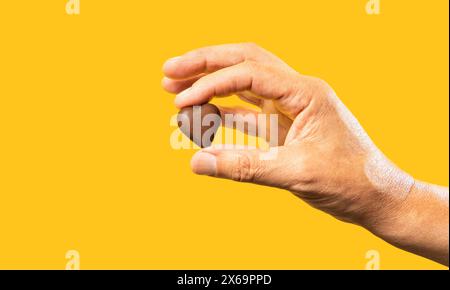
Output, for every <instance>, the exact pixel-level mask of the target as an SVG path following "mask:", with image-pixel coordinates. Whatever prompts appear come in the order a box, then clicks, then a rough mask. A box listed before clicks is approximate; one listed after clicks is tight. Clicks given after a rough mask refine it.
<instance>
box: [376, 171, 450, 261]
mask: <svg viewBox="0 0 450 290" xmlns="http://www.w3.org/2000/svg"><path fill="white" fill-rule="evenodd" d="M382 214H383V218H380V219H379V222H378V223H373V225H372V226H370V227H367V228H368V229H369V230H370V231H372V232H373V233H374V234H375V235H377V236H378V237H380V238H381V239H383V240H385V241H386V242H388V243H390V244H392V245H394V246H396V247H399V248H401V249H404V250H406V251H409V252H412V253H415V254H418V255H421V256H424V257H426V258H429V259H432V260H434V261H437V262H440V263H443V264H446V265H448V243H449V241H448V240H449V229H448V219H449V211H448V189H445V188H441V187H437V186H432V185H429V184H426V183H423V182H420V181H417V180H413V183H412V186H411V187H410V190H409V192H408V194H407V195H406V196H405V197H404V198H403V199H401V200H397V201H395V202H392V203H391V204H387V205H386V206H385V209H384V211H383V213H382Z"/></svg>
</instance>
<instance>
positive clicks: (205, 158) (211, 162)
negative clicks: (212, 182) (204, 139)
mask: <svg viewBox="0 0 450 290" xmlns="http://www.w3.org/2000/svg"><path fill="white" fill-rule="evenodd" d="M191 169H192V172H194V173H195V174H197V175H207V176H215V175H216V174H217V158H216V156H214V155H213V154H210V153H207V152H204V151H199V152H197V153H196V154H195V155H194V156H193V157H192V160H191Z"/></svg>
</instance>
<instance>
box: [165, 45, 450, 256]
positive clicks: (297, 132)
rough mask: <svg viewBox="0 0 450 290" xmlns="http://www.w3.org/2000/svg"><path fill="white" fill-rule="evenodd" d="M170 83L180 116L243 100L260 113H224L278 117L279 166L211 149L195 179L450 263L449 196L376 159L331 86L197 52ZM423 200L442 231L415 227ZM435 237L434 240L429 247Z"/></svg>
mask: <svg viewBox="0 0 450 290" xmlns="http://www.w3.org/2000/svg"><path fill="white" fill-rule="evenodd" d="M164 73H165V75H166V77H165V78H164V79H163V86H164V88H165V89H166V90H167V91H169V92H171V93H174V94H178V95H177V96H176V99H175V104H176V106H177V107H179V108H183V107H186V106H192V105H201V104H204V103H206V102H208V101H210V100H211V99H212V98H214V97H224V96H230V95H238V96H239V97H240V98H241V99H242V100H244V101H246V102H249V103H251V104H255V105H257V106H259V107H260V108H261V110H260V111H259V112H257V111H252V110H247V109H242V108H221V110H222V113H223V114H255V115H257V114H259V113H264V114H278V116H279V120H280V121H279V128H278V132H279V140H278V141H279V148H278V157H277V158H276V159H274V160H266V161H264V160H261V159H260V158H259V154H260V152H259V151H258V150H226V149H220V148H214V147H213V148H207V149H204V150H202V151H199V152H198V153H197V154H196V155H195V156H194V157H193V159H192V169H193V171H194V172H195V173H197V174H202V175H209V176H214V177H220V178H228V179H232V180H235V181H242V182H252V183H257V184H261V185H268V186H273V187H278V188H283V189H286V190H289V191H291V192H292V193H294V194H295V195H297V196H298V197H300V198H301V199H303V200H305V201H306V202H308V203H309V204H310V205H312V206H314V207H316V208H318V209H320V210H322V211H324V212H327V213H329V214H331V215H333V216H334V217H336V218H338V219H340V220H343V221H346V222H351V223H354V224H358V225H361V226H363V227H365V228H367V229H369V230H370V231H372V232H374V233H375V234H377V235H379V236H381V237H382V238H385V239H386V240H387V241H389V242H391V243H393V244H395V245H397V246H399V247H402V248H405V249H407V250H410V251H412V252H415V253H418V254H421V255H424V256H426V257H429V258H431V259H434V260H437V261H440V262H442V263H448V189H442V188H431V187H429V186H426V187H422V190H419V189H418V188H420V187H421V184H419V183H417V182H415V180H414V179H413V178H412V177H410V176H409V175H408V174H406V173H405V172H403V171H402V170H400V169H398V168H397V167H396V166H395V165H393V164H392V163H391V162H390V161H389V160H388V159H387V158H386V157H385V156H384V155H383V154H382V153H381V152H380V151H379V150H378V149H377V147H376V146H375V145H374V144H373V143H372V141H371V140H370V138H369V137H368V136H367V134H366V133H365V131H364V130H363V128H362V127H361V126H360V124H359V123H358V121H357V120H356V119H355V117H354V116H353V115H352V114H351V112H350V111H349V110H348V109H347V108H346V107H345V106H344V104H343V103H342V102H341V101H340V100H339V98H338V97H337V96H336V94H335V92H334V91H333V89H332V88H331V87H330V86H329V85H328V84H327V83H325V82H324V81H322V80H320V79H317V78H313V77H308V76H303V75H300V74H299V73H297V72H296V71H295V70H293V69H292V68H290V67H289V66H288V65H287V64H286V63H284V62H283V61H281V60H280V59H279V58H277V57H276V56H274V55H273V54H271V53H269V52H267V51H266V50H264V49H262V48H260V47H258V46H256V45H254V44H232V45H222V46H214V47H207V48H202V49H198V50H195V51H192V52H189V53H187V54H185V55H183V56H181V57H178V58H174V59H171V60H169V61H167V62H166V64H165V65H164ZM424 186H425V185H424ZM437 191H438V192H439V193H436V192H437ZM442 191H443V192H442ZM424 192H427V194H426V195H427V197H426V200H427V202H428V204H429V205H430V207H433V209H434V210H438V212H439V213H440V216H439V218H440V219H442V218H444V219H445V217H446V220H444V221H439V222H435V225H436V224H439V229H434V230H433V229H432V228H433V227H430V226H429V225H427V224H422V223H423V222H424V221H425V220H428V221H430V219H428V218H426V215H427V213H418V214H419V215H420V219H418V218H417V210H416V209H417V207H416V203H420V202H422V201H423V200H422V199H421V197H423V196H424V195H423V194H421V193H424ZM442 198H443V200H442ZM422 215H423V216H422ZM431 220H433V219H431ZM442 223H443V224H444V225H445V224H446V230H445V229H442V227H441V226H440V225H441V224H442ZM408 226H409V227H410V228H411V231H408V230H407V229H406V228H405V227H408ZM422 226H425V227H427V228H426V229H421V227H422ZM399 227H402V229H399ZM418 230H421V231H422V234H423V235H424V237H423V239H422V238H420V237H419V238H418V237H417V234H418V233H417V231H418ZM399 231H400V232H399ZM422 234H419V236H421V235H422ZM430 235H431V236H432V237H436V239H435V240H434V241H430V240H429V239H428V241H427V239H426V238H425V236H428V237H430ZM425 242H427V243H428V244H427V245H423V243H425Z"/></svg>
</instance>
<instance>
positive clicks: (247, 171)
mask: <svg viewBox="0 0 450 290" xmlns="http://www.w3.org/2000/svg"><path fill="white" fill-rule="evenodd" d="M254 177H255V165H254V163H253V162H252V160H251V158H250V157H249V156H248V155H245V154H240V155H238V157H237V162H236V166H235V167H234V168H233V171H232V175H231V178H232V180H234V181H239V182H252V181H253V179H254Z"/></svg>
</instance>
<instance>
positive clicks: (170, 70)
mask: <svg viewBox="0 0 450 290" xmlns="http://www.w3.org/2000/svg"><path fill="white" fill-rule="evenodd" d="M180 59H181V56H177V57H173V58H171V59H169V60H167V61H166V62H165V63H164V65H163V72H164V74H165V75H166V76H168V77H171V76H176V71H177V64H178V63H179V61H180Z"/></svg>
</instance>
